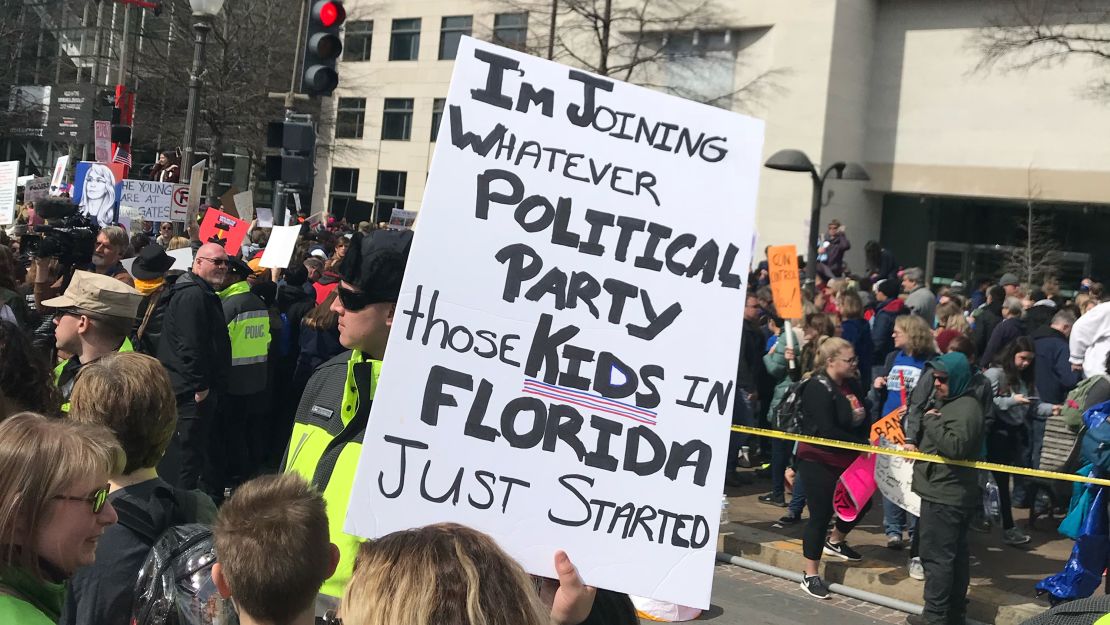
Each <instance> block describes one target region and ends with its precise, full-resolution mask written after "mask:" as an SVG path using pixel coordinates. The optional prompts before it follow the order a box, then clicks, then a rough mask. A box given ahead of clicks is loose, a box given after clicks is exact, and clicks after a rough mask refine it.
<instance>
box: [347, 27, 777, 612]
mask: <svg viewBox="0 0 1110 625" xmlns="http://www.w3.org/2000/svg"><path fill="white" fill-rule="evenodd" d="M444 113H445V114H444V119H443V124H444V127H443V128H442V129H441V131H440V141H439V142H438V144H437V147H436V152H435V156H434V159H433V163H432V168H431V172H430V176H429V179H428V185H427V189H426V191H425V195H424V201H423V204H422V207H421V211H420V215H421V216H420V228H419V230H418V232H417V234H416V237H415V240H414V243H413V248H412V255H411V258H410V260H409V264H408V269H407V272H406V275H405V281H404V285H403V288H402V292H401V295H400V300H399V301H398V303H397V306H396V313H395V316H394V321H393V326H392V331H391V334H390V342H389V347H388V350H387V353H386V356H385V360H386V363H387V364H386V366H385V367H384V368H383V369H382V376H381V379H380V383H379V385H378V390H377V394H376V396H375V399H374V402H373V412H372V414H371V415H370V419H369V425H368V429H367V433H366V436H365V438H364V442H363V450H362V460H361V463H360V464H359V467H358V472H357V474H356V478H355V485H354V488H353V489H352V493H351V499H350V507H349V514H348V517H347V524H346V530H347V531H348V532H350V533H353V534H356V535H359V536H364V537H367V538H375V537H379V536H382V535H384V534H387V533H389V532H393V531H397V530H403V529H406V528H411V527H414V526H422V525H426V524H429V523H436V522H444V521H453V522H458V523H462V524H465V525H468V526H471V527H475V528H477V529H479V530H482V531H485V532H488V533H490V534H491V535H493V537H494V538H495V539H496V540H497V541H498V543H499V544H500V545H501V546H502V547H504V548H505V549H506V550H507V551H508V552H509V553H510V554H512V555H513V557H515V558H516V559H517V560H518V561H519V562H521V563H522V564H523V565H524V567H525V568H526V569H527V570H528V571H529V572H531V573H533V574H537V575H543V576H547V577H554V576H555V573H554V564H553V556H554V552H555V550H556V549H565V550H566V551H567V552H568V554H569V555H570V557H571V558H572V560H573V561H574V563H575V564H576V565H577V566H578V568H579V570H580V571H581V573H582V576H583V578H584V579H585V581H586V582H587V583H588V584H591V585H595V586H599V587H603V588H610V589H615V590H618V591H624V592H628V593H631V594H636V595H640V596H647V597H651V598H655V599H660V600H664V601H670V602H673V603H679V604H683V605H689V606H695V607H700V608H706V607H708V606H709V596H710V585H711V580H712V575H713V563H714V558H715V552H716V545H717V532H718V526H719V523H718V517H719V514H720V503H721V491H722V481H723V479H724V476H725V466H726V458H725V456H726V450H727V447H728V438H729V426H730V424H731V416H732V410H731V400H732V397H733V391H734V384H735V380H734V378H735V375H736V361H737V356H738V353H739V347H740V323H739V320H740V319H741V317H742V314H743V311H742V309H743V303H744V302H743V300H744V289H745V287H746V284H745V283H746V275H747V269H748V263H749V259H750V248H751V237H752V234H753V224H754V215H755V201H756V191H757V182H758V177H759V170H760V155H761V149H762V141H763V123H762V122H760V121H758V120H755V119H751V118H748V117H744V116H741V115H737V114H734V113H730V112H727V111H724V110H721V109H717V108H713V107H709V106H704V105H700V104H695V103H692V102H688V101H685V100H681V99H678V98H674V97H670V96H667V95H664V94H661V93H657V92H654V91H650V90H647V89H643V88H640V87H636V86H632V85H628V84H625V83H621V82H617V81H614V80H612V79H609V78H604V77H600V76H595V75H593V74H589V73H586V72H583V71H580V70H577V69H572V68H569V67H566V66H563V65H560V64H557V63H552V62H550V61H546V60H542V59H537V58H535V57H532V56H528V55H525V54H522V53H518V52H513V51H510V50H506V49H503V48H499V47H496V46H493V45H491V44H487V43H483V42H479V41H476V40H474V39H471V38H464V39H463V41H462V43H461V45H460V47H459V53H458V57H457V60H456V63H455V68H454V76H453V78H452V81H451V87H450V91H449V94H448V98H447V103H446V110H445V111H444Z"/></svg>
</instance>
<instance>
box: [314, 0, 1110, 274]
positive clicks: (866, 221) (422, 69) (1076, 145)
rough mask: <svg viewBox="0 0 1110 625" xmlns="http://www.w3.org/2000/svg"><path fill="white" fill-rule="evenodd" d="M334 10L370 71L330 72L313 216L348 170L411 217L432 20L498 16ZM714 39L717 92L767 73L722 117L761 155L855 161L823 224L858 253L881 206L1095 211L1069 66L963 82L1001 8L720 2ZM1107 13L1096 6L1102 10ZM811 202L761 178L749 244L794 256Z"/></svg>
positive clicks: (365, 192) (1093, 169)
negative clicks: (356, 113) (344, 132)
mask: <svg viewBox="0 0 1110 625" xmlns="http://www.w3.org/2000/svg"><path fill="white" fill-rule="evenodd" d="M362 1H363V0H350V1H349V2H348V5H349V7H350V8H349V13H351V14H352V18H350V19H349V20H348V26H349V25H350V23H351V21H352V20H354V19H357V16H358V15H359V13H360V12H363V8H364V9H365V13H366V18H365V19H372V20H373V39H372V45H371V49H370V58H369V60H366V61H360V62H344V63H342V64H341V66H340V70H339V71H340V76H341V79H340V85H341V87H340V89H339V90H338V91H337V92H336V94H335V96H336V97H333V98H331V102H330V106H331V107H332V108H333V110H334V107H335V105H336V103H337V102H338V98H364V99H365V101H366V104H365V111H366V112H365V125H364V128H363V137H362V138H361V139H337V140H336V143H337V145H339V146H340V149H339V150H337V151H336V152H335V154H334V155H333V156H331V157H326V158H322V159H321V162H319V163H318V167H319V177H318V180H317V185H316V194H317V196H316V198H315V202H316V205H317V206H319V205H321V204H320V202H326V200H327V197H328V196H329V194H331V193H332V192H333V191H334V189H332V188H331V182H332V174H331V172H332V169H333V168H343V169H358V171H359V177H358V184H357V189H356V190H355V191H354V193H356V194H357V196H358V197H359V198H360V199H363V200H371V201H372V200H374V199H375V196H376V195H377V194H378V190H377V189H376V181H377V172H378V171H379V170H385V171H396V172H400V171H403V172H405V173H406V177H407V181H406V188H405V192H404V203H405V208H406V209H417V210H418V209H419V207H420V202H421V199H422V196H423V186H424V183H425V181H426V179H427V168H428V164H429V163H430V161H431V155H432V152H433V150H434V143H433V142H431V141H430V133H431V124H432V111H433V105H434V102H435V99H436V98H443V97H444V94H445V93H446V91H447V86H448V82H449V80H450V75H451V67H452V62H451V61H448V60H443V61H441V60H438V53H439V45H440V26H441V24H442V23H443V22H442V18H443V17H445V16H464V15H472V16H473V20H472V23H473V28H472V30H473V33H474V35H475V36H478V37H481V38H484V39H488V38H490V35H491V33H492V31H493V25H494V20H495V17H494V16H495V14H497V13H505V12H513V11H514V10H515V8H514V7H513V5H511V4H510V3H509V2H507V1H505V2H500V3H497V2H467V1H461V0H460V1H450V2H446V1H438V0H415V1H414V0H408V1H405V2H389V1H385V2H383V1H380V0H374V1H373V2H370V0H366V7H363V8H360V2H362ZM721 6H722V7H724V11H725V13H723V14H721V15H720V16H719V21H720V24H719V29H720V30H727V31H731V32H736V33H755V34H754V36H751V37H748V38H747V39H746V40H745V41H744V44H743V45H742V46H740V50H739V55H738V60H737V65H736V71H735V73H734V76H733V80H734V81H735V83H736V85H740V84H743V83H744V82H745V81H746V80H748V79H750V78H751V77H752V76H757V75H759V74H761V73H763V72H765V71H769V70H774V71H775V76H774V78H773V80H774V84H773V86H774V87H775V89H774V90H772V91H770V92H768V93H767V94H766V95H765V96H764V97H763V98H761V99H760V100H758V101H754V102H752V101H748V102H734V104H733V107H734V108H736V109H737V110H742V111H744V112H747V113H749V114H752V115H755V116H757V117H761V118H763V119H765V120H766V122H767V136H766V142H765V146H764V150H765V155H766V156H769V155H770V154H772V153H774V152H775V151H777V150H779V149H782V148H797V149H801V150H804V151H805V152H806V153H807V154H808V155H809V156H810V158H811V159H812V160H813V161H814V162H815V163H822V164H829V163H832V162H835V161H840V160H846V161H858V162H861V163H863V164H864V165H865V167H866V168H867V170H868V171H869V172H870V174H871V177H872V181H871V182H870V183H866V184H860V183H847V182H844V183H840V182H837V183H832V184H831V185H830V186H829V188H830V190H831V191H832V198H831V200H830V202H829V204H828V206H826V208H825V209H824V213H823V215H822V219H823V220H827V219H830V218H833V217H836V218H839V219H840V220H841V221H843V222H845V224H846V225H847V226H848V228H849V234H850V235H851V237H852V240H853V241H856V242H858V244H857V245H856V247H855V249H853V251H852V254H851V256H850V257H849V258H850V261H851V262H853V263H854V264H855V263H861V262H862V248H863V242H864V241H866V240H867V239H871V238H877V237H878V235H879V231H880V227H881V219H882V216H883V211H882V206H883V198H884V196H886V195H887V194H890V193H897V194H913V195H921V196H970V197H983V198H1009V199H1026V198H1030V197H1033V198H1035V199H1037V200H1038V201H1044V202H1078V203H1098V204H1103V203H1107V202H1108V201H1110V141H1108V140H1107V137H1108V136H1110V132H1108V131H1110V108H1108V106H1110V105H1108V104H1107V103H1104V102H1098V101H1094V100H1091V99H1087V98H1085V97H1084V95H1083V89H1084V87H1085V86H1086V85H1087V84H1088V82H1089V81H1090V80H1092V79H1093V78H1095V77H1097V74H1096V71H1097V70H1096V69H1094V68H1093V67H1092V66H1091V64H1090V63H1089V62H1087V61H1084V60H1082V59H1069V60H1067V61H1065V62H1064V63H1061V64H1059V65H1056V66H1053V67H1051V68H1042V69H1033V70H1030V71H1027V72H1021V73H1003V72H998V71H976V66H977V64H978V62H979V55H978V53H977V51H975V50H974V49H973V40H974V37H975V34H976V32H977V29H979V28H981V27H982V26H984V25H985V24H987V23H988V20H991V19H994V18H997V17H1000V16H1005V14H1006V12H1007V10H1008V7H1009V6H1010V3H1009V2H1007V1H1005V0H975V1H972V0H779V1H774V2H767V1H764V0H735V1H732V2H722V3H721ZM1107 6H1108V7H1110V1H1108V2H1107ZM416 17H419V18H420V19H421V32H420V45H419V58H418V60H415V61H390V60H388V58H389V48H390V39H391V28H392V26H393V24H394V21H393V20H394V19H405V18H416ZM547 19H548V17H547V15H546V14H544V13H541V12H537V11H533V12H531V13H530V14H529V16H528V36H529V40H530V41H533V42H534V41H536V40H537V39H539V40H542V39H543V38H544V37H545V36H546V32H547ZM385 98H403V99H409V98H411V99H412V101H413V112H412V121H411V137H410V139H409V140H407V141H395V140H382V139H381V138H380V137H381V135H382V119H383V107H384V102H385ZM810 197H811V188H810V184H809V182H808V180H807V178H806V176H804V175H801V174H791V173H784V172H777V171H770V170H764V172H763V174H762V176H761V182H760V190H759V212H758V217H757V220H758V223H757V229H758V232H759V235H760V242H759V245H763V244H778V243H795V244H797V245H798V246H799V247H800V248H804V243H805V237H806V232H807V223H808V219H809V206H810Z"/></svg>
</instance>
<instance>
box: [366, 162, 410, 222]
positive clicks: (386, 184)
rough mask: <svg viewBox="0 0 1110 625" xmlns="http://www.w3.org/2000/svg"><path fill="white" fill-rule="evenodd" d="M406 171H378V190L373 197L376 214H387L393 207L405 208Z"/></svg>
mask: <svg viewBox="0 0 1110 625" xmlns="http://www.w3.org/2000/svg"><path fill="white" fill-rule="evenodd" d="M407 181H408V173H406V172H403V171H379V172H378V192H377V195H376V196H375V197H374V202H375V210H376V212H377V214H378V215H379V216H380V215H385V216H386V218H388V215H389V214H390V213H391V212H392V211H393V209H395V208H399V209H401V210H404V208H405V184H406V182H407Z"/></svg>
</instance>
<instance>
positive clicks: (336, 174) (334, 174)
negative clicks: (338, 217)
mask: <svg viewBox="0 0 1110 625" xmlns="http://www.w3.org/2000/svg"><path fill="white" fill-rule="evenodd" d="M357 195H358V170H357V169H345V168H343V167H333V168H332V170H331V192H330V193H329V195H328V206H329V209H328V212H329V213H335V212H341V213H345V212H346V210H347V203H348V202H350V201H352V200H354V199H355V198H356V196H357ZM336 209H340V210H339V211H337V210H336Z"/></svg>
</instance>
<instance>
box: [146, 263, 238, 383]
mask: <svg viewBox="0 0 1110 625" xmlns="http://www.w3.org/2000/svg"><path fill="white" fill-rule="evenodd" d="M158 360H160V361H161V362H162V365H163V366H165V367H166V372H167V373H169V375H170V382H172V383H173V392H174V393H176V394H177V395H182V394H185V393H196V392H199V391H204V390H217V391H219V390H223V389H224V385H225V382H226V380H227V375H228V370H229V369H230V368H231V340H230V339H229V338H228V336H227V323H226V322H225V321H224V309H223V305H222V304H221V303H220V297H219V296H218V295H216V292H215V291H214V290H212V287H211V286H210V285H209V284H208V283H207V282H205V281H204V280H203V279H202V278H201V277H200V276H197V275H196V274H194V273H193V272H191V271H190V272H188V273H185V274H183V275H182V276H181V277H180V278H178V279H177V282H175V283H174V285H173V288H172V289H171V290H170V302H169V304H168V305H167V306H166V315H165V318H164V321H163V326H162V340H161V341H160V342H159V344H158Z"/></svg>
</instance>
